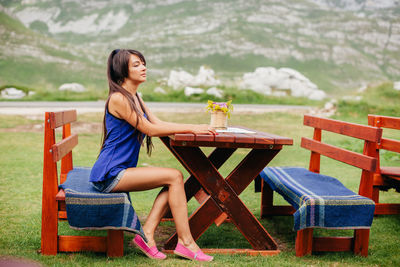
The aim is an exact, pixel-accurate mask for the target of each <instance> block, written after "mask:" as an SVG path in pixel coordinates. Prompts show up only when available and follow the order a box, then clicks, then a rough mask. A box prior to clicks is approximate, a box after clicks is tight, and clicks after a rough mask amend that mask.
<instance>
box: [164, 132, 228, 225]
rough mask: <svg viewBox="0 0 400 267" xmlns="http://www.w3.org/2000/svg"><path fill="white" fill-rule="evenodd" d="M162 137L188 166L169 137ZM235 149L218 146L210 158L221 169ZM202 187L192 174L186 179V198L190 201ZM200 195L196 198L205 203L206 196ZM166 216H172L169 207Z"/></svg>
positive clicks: (169, 147)
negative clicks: (172, 146) (173, 147)
mask: <svg viewBox="0 0 400 267" xmlns="http://www.w3.org/2000/svg"><path fill="white" fill-rule="evenodd" d="M160 139H161V141H162V142H163V143H164V145H165V146H166V147H167V148H168V149H169V150H170V151H171V153H172V154H173V155H174V156H175V157H176V158H177V159H178V161H180V162H181V164H182V165H183V166H184V167H186V166H185V165H184V163H183V162H182V160H181V159H180V158H179V157H178V155H177V154H176V152H175V151H174V150H173V149H171V145H170V141H169V139H168V138H167V137H161V138H160ZM235 150H236V149H235V148H216V149H214V150H213V151H212V152H211V153H210V155H209V156H208V159H209V160H210V162H211V163H212V164H213V165H214V166H215V167H216V168H217V169H219V168H220V167H221V166H222V165H223V164H224V163H225V162H226V161H227V160H228V159H229V158H230V157H231V155H232V154H233V153H234V152H235ZM188 171H189V170H188ZM200 189H201V185H200V183H199V182H198V181H197V180H196V178H195V177H194V176H193V175H191V176H190V177H189V178H188V179H186V181H185V193H186V200H187V201H189V200H190V199H191V198H192V197H193V196H196V194H197V193H198V192H199V190H200ZM203 192H204V191H203ZM198 197H199V199H198V198H197V197H196V200H197V201H198V202H199V203H203V201H204V198H203V197H201V198H200V195H199V196H198ZM164 218H172V214H171V212H170V210H169V209H168V211H167V212H166V215H165V216H164Z"/></svg>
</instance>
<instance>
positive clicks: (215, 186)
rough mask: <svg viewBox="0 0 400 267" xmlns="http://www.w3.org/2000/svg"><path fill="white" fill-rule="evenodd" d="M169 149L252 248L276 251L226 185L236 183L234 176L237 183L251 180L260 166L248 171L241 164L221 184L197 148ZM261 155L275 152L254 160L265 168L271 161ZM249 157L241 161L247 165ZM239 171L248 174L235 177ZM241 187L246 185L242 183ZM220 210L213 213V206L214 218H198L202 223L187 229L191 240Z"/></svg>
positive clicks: (214, 171) (216, 174)
mask: <svg viewBox="0 0 400 267" xmlns="http://www.w3.org/2000/svg"><path fill="white" fill-rule="evenodd" d="M173 149H174V150H175V151H176V153H177V155H178V156H179V157H180V158H181V159H182V161H183V162H184V163H185V164H186V166H187V169H190V170H191V173H193V175H194V176H195V177H196V178H197V180H198V181H199V182H200V184H201V185H202V186H203V187H204V188H205V189H206V190H207V192H208V193H210V195H211V196H212V197H211V198H210V199H212V200H213V201H215V203H217V207H218V208H219V209H221V210H222V211H224V212H226V213H227V214H228V216H229V217H230V218H231V220H232V222H233V223H234V224H235V225H236V226H237V228H238V230H239V231H241V232H242V234H243V235H244V236H245V237H246V239H247V240H248V241H249V242H250V244H251V245H252V246H253V248H255V249H266V248H268V249H276V247H277V245H276V243H275V241H274V240H273V239H272V238H271V237H270V236H269V234H268V233H267V232H266V231H265V229H264V228H263V227H262V225H261V224H260V223H259V222H258V221H257V219H256V218H255V217H254V216H253V215H252V214H251V212H250V211H249V210H248V209H247V208H246V206H245V205H244V204H243V202H242V201H241V200H240V199H239V198H238V197H237V195H236V193H235V192H234V191H233V189H232V188H231V187H230V185H235V184H236V183H237V182H238V181H237V180H235V179H237V178H236V177H239V178H240V179H241V180H244V179H250V181H251V180H252V179H254V178H255V177H256V176H257V175H258V173H259V172H260V171H261V170H262V168H263V167H260V168H258V169H257V168H253V169H251V168H246V167H245V164H242V165H241V166H240V167H239V168H237V169H236V171H233V172H232V174H231V175H230V176H229V177H228V178H227V179H226V181H225V180H224V178H222V177H221V176H220V174H219V173H218V172H217V170H216V169H215V168H214V167H213V166H212V165H211V164H210V163H209V161H208V159H207V158H206V157H205V155H204V154H203V153H202V152H201V150H200V149H198V148H189V147H187V148H186V147H173ZM253 151H254V150H252V152H253ZM257 153H258V152H253V154H257ZM265 153H273V154H274V155H275V154H276V153H277V151H273V152H268V151H267V152H264V153H263V157H262V158H259V159H258V161H257V162H258V163H259V164H260V165H262V166H265V165H266V164H267V163H268V162H269V161H270V160H271V159H272V158H273V157H268V156H267V157H265ZM252 158H253V157H252V156H250V157H247V158H245V159H244V161H247V162H250V160H249V159H252ZM263 161H266V162H263ZM253 162H254V160H251V163H253ZM242 168H244V169H246V170H247V172H248V174H249V175H248V176H242V175H235V174H236V172H238V173H240V172H241V169H242ZM251 172H254V173H251ZM233 177H235V178H233ZM249 177H250V178H249ZM228 182H229V184H228ZM242 184H246V182H245V183H242ZM247 184H248V183H247ZM244 188H245V187H244ZM244 188H239V187H238V188H237V190H238V191H239V192H237V193H238V194H240V192H241V191H242V190H244ZM210 199H209V200H210ZM207 202H209V201H206V203H207ZM208 204H209V203H208ZM218 208H217V209H218ZM221 210H220V211H219V212H218V210H215V207H214V212H217V214H216V215H215V216H213V217H211V216H210V215H207V216H208V217H207V218H204V217H203V218H201V219H202V220H203V223H202V224H201V226H200V228H199V229H192V228H191V232H192V235H193V237H194V238H195V239H196V238H197V237H196V236H195V234H194V232H200V233H202V232H204V231H205V230H206V229H207V228H208V226H209V225H210V224H211V223H212V221H214V220H215V219H216V218H217V217H218V216H219V215H220V213H221ZM204 220H207V221H208V222H210V223H207V222H204ZM205 225H206V226H205ZM167 243H168V242H167ZM169 245H171V244H169ZM166 248H167V247H166Z"/></svg>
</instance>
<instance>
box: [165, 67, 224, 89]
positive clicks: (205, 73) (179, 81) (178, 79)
mask: <svg viewBox="0 0 400 267" xmlns="http://www.w3.org/2000/svg"><path fill="white" fill-rule="evenodd" d="M220 83H221V82H220V81H219V80H217V79H216V78H215V73H214V70H213V69H210V68H206V67H204V66H201V67H200V69H199V72H198V73H197V75H196V76H193V75H192V74H190V73H188V72H186V71H184V70H181V71H175V70H172V71H171V72H170V74H169V78H168V86H171V87H172V88H174V89H175V90H177V89H180V88H184V87H186V86H189V87H194V86H216V85H219V84H220Z"/></svg>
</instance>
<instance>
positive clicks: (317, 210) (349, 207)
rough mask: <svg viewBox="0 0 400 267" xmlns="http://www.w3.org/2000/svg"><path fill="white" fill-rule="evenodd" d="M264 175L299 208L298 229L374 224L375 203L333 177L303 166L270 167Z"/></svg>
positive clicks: (296, 216) (271, 185) (345, 227)
mask: <svg viewBox="0 0 400 267" xmlns="http://www.w3.org/2000/svg"><path fill="white" fill-rule="evenodd" d="M260 176H261V178H262V179H264V181H265V182H267V183H268V185H269V186H270V187H271V188H272V190H274V191H276V192H278V193H279V194H281V195H282V196H283V197H284V198H285V200H286V201H288V202H289V203H290V204H291V205H292V206H293V207H294V208H295V209H296V212H295V213H294V214H293V216H294V230H296V231H297V230H301V229H304V228H330V229H368V228H370V227H371V224H372V220H373V216H374V210H375V203H374V202H373V201H372V200H371V199H369V198H366V197H363V196H360V195H358V194H356V193H354V192H352V191H351V190H349V189H348V188H346V187H345V186H344V185H343V184H342V183H341V182H340V181H339V180H337V179H335V178H333V177H330V176H326V175H322V174H318V173H314V172H311V171H309V170H307V169H304V168H299V167H266V168H265V169H264V170H263V171H262V172H261V173H260Z"/></svg>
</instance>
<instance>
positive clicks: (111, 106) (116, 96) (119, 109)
mask: <svg viewBox="0 0 400 267" xmlns="http://www.w3.org/2000/svg"><path fill="white" fill-rule="evenodd" d="M128 107H129V103H128V100H127V99H126V97H125V96H124V95H122V94H121V93H113V94H112V95H111V96H110V101H109V102H108V111H109V112H111V114H113V115H117V117H119V118H121V117H124V115H125V113H126V111H127V108H128Z"/></svg>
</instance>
